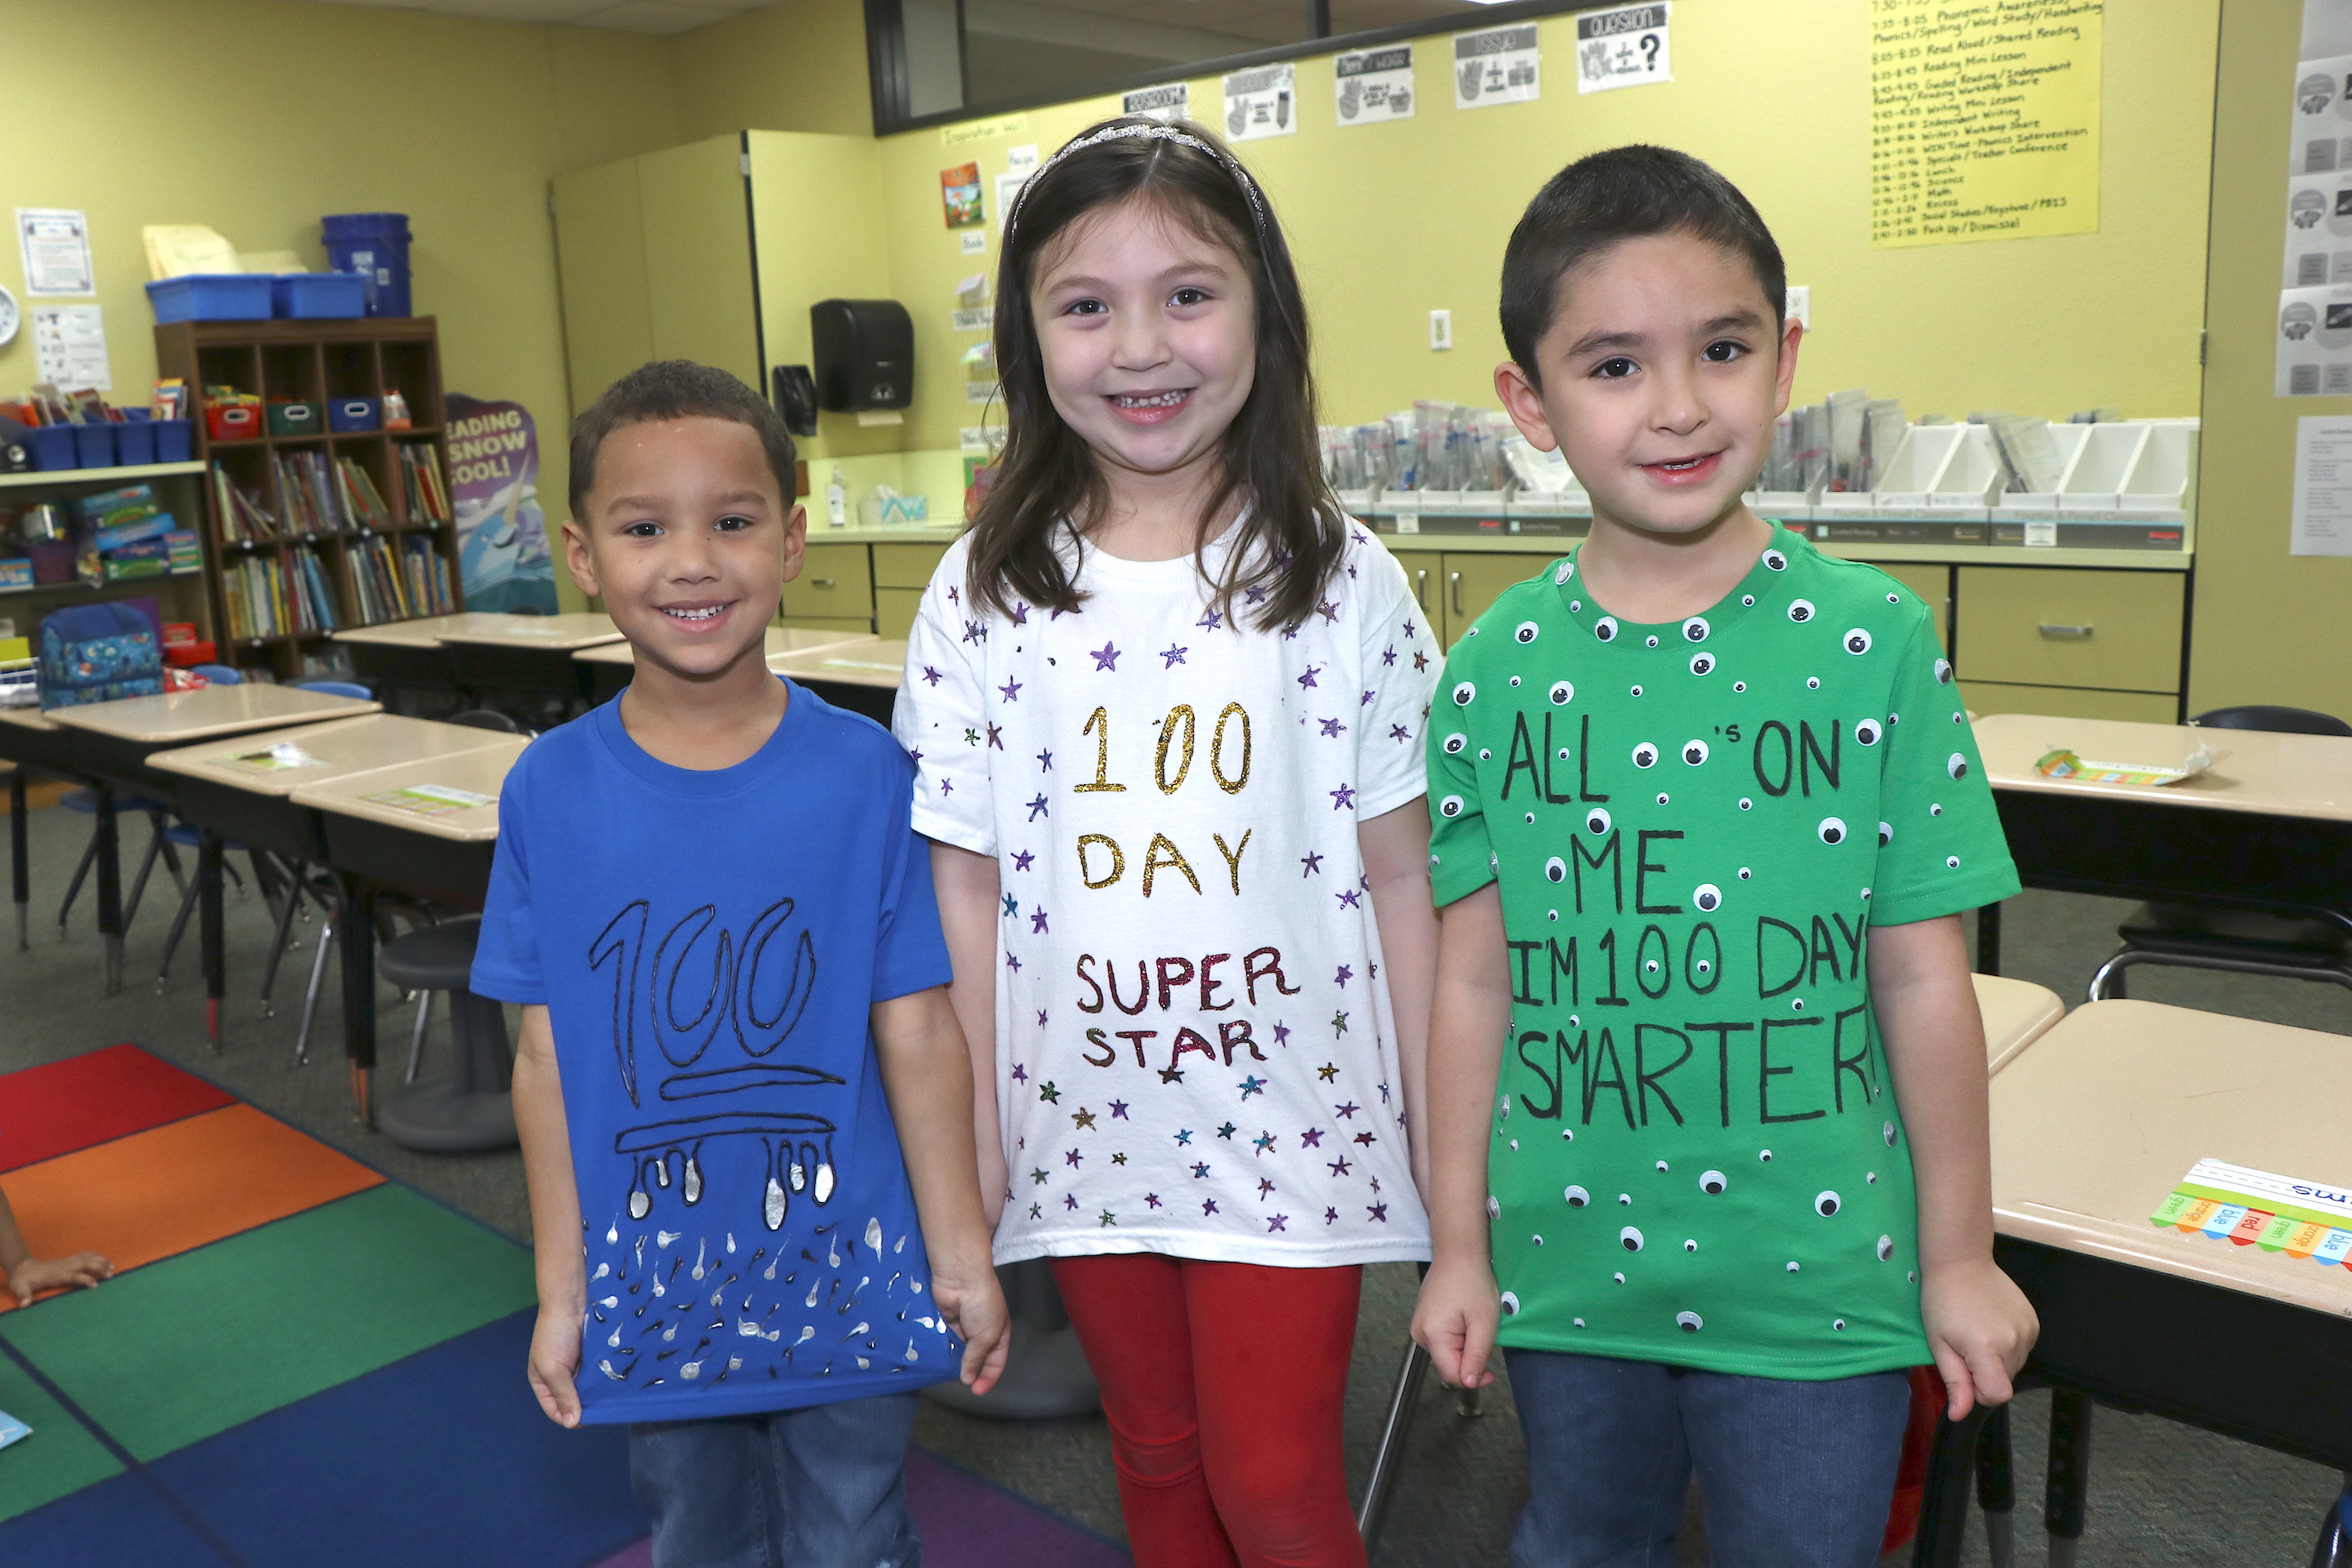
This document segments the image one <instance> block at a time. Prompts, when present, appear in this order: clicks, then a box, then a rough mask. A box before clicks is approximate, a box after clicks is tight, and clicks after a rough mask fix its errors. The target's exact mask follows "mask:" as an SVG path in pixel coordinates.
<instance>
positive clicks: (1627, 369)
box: [1592, 354, 1635, 381]
mask: <svg viewBox="0 0 2352 1568" xmlns="http://www.w3.org/2000/svg"><path fill="white" fill-rule="evenodd" d="M1634 368H1635V367H1634V364H1633V361H1632V360H1629V359H1627V358H1625V357H1624V356H1623V355H1622V354H1621V355H1619V356H1618V357H1616V358H1615V359H1605V360H1602V361H1601V363H1599V364H1596V365H1594V366H1593V367H1592V374H1595V375H1597V376H1599V377H1601V379H1602V380H1604V381H1622V380H1623V379H1624V378H1625V377H1627V376H1629V375H1631V374H1633V371H1634Z"/></svg>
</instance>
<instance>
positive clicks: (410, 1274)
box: [0, 1184, 537, 1464]
mask: <svg viewBox="0 0 2352 1568" xmlns="http://www.w3.org/2000/svg"><path fill="white" fill-rule="evenodd" d="M535 1300H537V1292H536V1289H535V1288H534V1285H533V1282H532V1276H531V1264H530V1253H529V1252H527V1251H525V1250H524V1249H523V1248H521V1247H517V1246H516V1245H515V1244H514V1243H512V1242H510V1241H507V1240H505V1239H503V1238H501V1237H498V1236H496V1235H494V1234H493V1233H491V1232H489V1231H488V1230H485V1229H483V1228H482V1227H481V1226H478V1225H476V1224H474V1223H473V1222H472V1221H470V1220H467V1219H464V1218H461V1217H459V1216H458V1215H453V1214H451V1213H450V1212H449V1211H448V1210H446V1209H444V1208H442V1207H441V1206H440V1205H437V1204H435V1203H433V1202H431V1201H430V1200H428V1199H426V1198H424V1197H421V1196H419V1195H418V1194H415V1192H412V1191H410V1190H409V1189H408V1188H405V1187H402V1186H397V1185H394V1184H385V1185H383V1186H380V1187H373V1188H371V1189H369V1190H368V1191H366V1192H362V1193H355V1194H352V1196H350V1197H347V1198H341V1199H338V1200H337V1201H336V1202H334V1203H331V1204H324V1205H320V1206H319V1207H317V1208H314V1209H310V1210H306V1211H305V1212H303V1213H301V1214H299V1215H291V1216H289V1217H288V1218H286V1219H282V1220H278V1221H277V1222H276V1223H274V1224H271V1225H267V1226H261V1227H259V1228H258V1229H256V1230H250V1231H247V1232H246V1233H245V1234H243V1235H242V1236H236V1237H229V1238H228V1239H227V1240H226V1241H221V1242H217V1243H215V1244H214V1245H213V1246H210V1247H203V1248H201V1249H199V1250H197V1251H195V1252H192V1253H188V1254H185V1255H184V1256H182V1257H179V1258H171V1259H168V1260H166V1261H164V1262H162V1263H156V1264H151V1265H149V1266H148V1267H147V1268H141V1269H137V1270H134V1271H132V1272H131V1273H128V1274H125V1275H123V1276H121V1278H119V1279H113V1280H110V1281H109V1282H108V1283H107V1284H106V1285H105V1286H104V1287H102V1288H101V1289H96V1290H89V1291H84V1292H82V1293H80V1294H79V1295H75V1296H70V1297H62V1298H59V1299H58V1300H53V1301H49V1302H46V1303H44V1304H43V1305H42V1306H40V1307H39V1308H38V1309H37V1310H33V1311H30V1312H27V1313H26V1314H25V1315H24V1317H23V1318H22V1319H18V1318H16V1317H14V1316H11V1317H10V1318H9V1319H8V1320H7V1321H6V1327H5V1332H6V1333H7V1335H8V1337H9V1339H10V1340H12V1341H13V1342H15V1343H16V1345H17V1347H18V1348H19V1349H20V1350H22V1351H23V1352H24V1353H25V1356H26V1360H28V1361H30V1362H31V1363H33V1364H34V1365H36V1366H37V1367H39V1368H40V1369H41V1371H42V1372H43V1373H45V1374H46V1375H47V1376H48V1377H49V1378H50V1379H52V1380H53V1381H54V1382H55V1383H56V1384H57V1385H58V1387H59V1388H60V1389H62V1390H64V1391H65V1393H66V1395H67V1396H68V1398H70V1399H72V1400H74V1401H75V1402H76V1403H77V1404H79V1405H80V1406H81V1407H82V1408H83V1409H84V1410H86V1411H88V1412H89V1415H90V1416H91V1418H92V1419H93V1420H95V1421H97V1422H98V1423H99V1425H100V1426H102V1427H103V1428H105V1430H106V1431H107V1432H108V1433H109V1435H110V1436H112V1437H113V1438H114V1439H115V1440H116V1441H117V1442H119V1443H121V1445H122V1446H123V1447H125V1448H126V1449H128V1450H129V1451H130V1452H131V1454H132V1455H134V1456H135V1457H136V1458H139V1459H140V1460H142V1462H144V1461H149V1460H152V1459H155V1458H160V1457H162V1456H163V1455H165V1454H168V1453H171V1452H172V1451H173V1450H174V1449H176V1448H181V1447H185V1446H186V1445H188V1444H190V1443H194V1442H196V1441H198V1440H199V1439H201V1438H205V1437H209V1436H212V1435H213V1434H215V1433H216V1432H222V1431H226V1430H227V1429H228V1428H229V1427H231V1426H236V1425H237V1424H238V1423H239V1422H242V1421H247V1420H250V1419H251V1418H252V1417H254V1416H256V1415H261V1414H263V1413H264V1412H267V1411H270V1410H275V1409H277V1408H278V1406H279V1405H286V1404H289V1403H291V1402H292V1401H294V1400H297V1399H301V1398H304V1397H307V1396H308V1395H310V1394H316V1393H318V1392H319V1391H320V1390H321V1389H326V1388H332V1387H334V1386H335V1385H336V1384H341V1383H346V1382H349V1381H350V1380H351V1379H352V1378H354V1377H358V1376H360V1375H361V1374H362V1373H369V1372H373V1371H374V1370H375V1369H376V1368H378V1367H380V1366H384V1365H386V1364H388V1363H392V1362H394V1361H398V1360H399V1359H400V1358H402V1357H403V1356H405V1355H409V1354H412V1353H414V1352H417V1351H420V1350H423V1349H425V1347H426V1346H428V1345H434V1344H438V1343H439V1342H442V1341H443V1340H446V1339H448V1338H450V1337H451V1336H453V1335H456V1334H462V1333H464V1332H466V1331H467V1330H469V1329H475V1328H478V1327H480V1326H481V1325H482V1324H484V1323H487V1322H488V1321H491V1320H492V1319H494V1318H500V1317H504V1316H505V1315H506V1314H508V1313H509V1312H512V1311H515V1310H518V1309H520V1308H523V1307H527V1306H530V1305H531V1304H532V1303H533V1302H534V1301H535ZM514 1374H515V1376H516V1377H517V1378H518V1379H520V1377H521V1376H522V1375H523V1368H522V1367H521V1366H520V1364H518V1365H517V1366H516V1367H515V1369H514ZM7 1458H8V1456H7V1455H6V1454H4V1453H0V1464H5V1460H6V1459H7Z"/></svg>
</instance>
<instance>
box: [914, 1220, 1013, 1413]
mask: <svg viewBox="0 0 2352 1568" xmlns="http://www.w3.org/2000/svg"><path fill="white" fill-rule="evenodd" d="M931 1299H932V1300H934V1301H936V1302H938V1303H939V1308H940V1315H941V1316H943V1317H945V1318H946V1319H947V1322H948V1327H950V1328H951V1329H953V1330H954V1331H956V1333H957V1334H958V1335H960V1336H961V1338H962V1340H963V1368H962V1370H961V1373H960V1374H959V1375H961V1377H962V1378H963V1381H964V1383H965V1384H966V1385H968V1386H969V1387H970V1388H971V1391H972V1392H973V1393H974V1394H986V1393H987V1392H988V1391H989V1390H990V1389H992V1388H994V1387H995V1386H996V1380H997V1379H998V1378H999V1377H1002V1376H1003V1374H1004V1358H1005V1357H1006V1356H1008V1355H1010V1354H1011V1353H1012V1351H1013V1323H1012V1314H1011V1313H1009V1312H1007V1311H1006V1310H1005V1307H1004V1292H1003V1289H999V1288H998V1286H997V1283H996V1269H995V1268H994V1266H993V1265H992V1263H991V1262H990V1261H989V1256H988V1250H987V1248H985V1247H982V1248H981V1249H980V1252H979V1255H978V1257H977V1258H976V1259H975V1260H974V1261H973V1262H972V1263H971V1265H970V1266H968V1267H964V1268H953V1269H950V1268H941V1267H940V1259H939V1258H936V1257H935V1258H932V1259H931Z"/></svg>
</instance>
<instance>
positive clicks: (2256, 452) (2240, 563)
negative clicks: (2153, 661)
mask: <svg viewBox="0 0 2352 1568" xmlns="http://www.w3.org/2000/svg"><path fill="white" fill-rule="evenodd" d="M2301 12H2302V7H2301V6H2299V5H2278V4H2273V3H2271V0H2254V3H2252V4H2249V3H2247V0H2229V4H2228V5H2227V7H2226V8H2225V9H2224V11H2223V13H2222V21H2223V26H2222V33H2221V68H2220V79H2219V85H2218V91H2217V94H2216V97H2215V112H2216V121H2217V123H2216V125H2215V130H2214V137H2213V222H2212V236H2213V238H2212V255H2211V260H2210V281H2209V284H2208V290H2209V292H2208V297H2207V305H2206V310H2207V321H2209V323H2210V328H2211V331H2212V336H2211V339H2210V350H2209V353H2208V354H2207V358H2206V369H2205V440H2204V448H2203V454H2204V455H2203V465H2202V468H2201V469H2200V473H2199V484H2198V489H2199V501H2198V514H2197V583H2196V587H2197V607H2196V619H2195V626H2194V629H2193V631H2192V633H2191V637H2192V639H2193V640H2192V641H2191V644H2190V647H2189V711H2190V712H2191V713H2198V712H2202V711H2204V710H2207V709H2210V708H2221V707H2228V706H2231V705H2234V704H2237V703H2242V702H2271V703H2280V704H2284V705H2286V706H2289V707H2295V708H2316V709H2318V710H2321V711H2323V712H2329V713H2336V714H2339V715H2341V716H2343V717H2346V718H2352V615H2347V613H2346V609H2345V606H2346V605H2347V602H2352V559H2345V558H2342V557H2336V556H2305V557H2293V558H2290V557H2289V556H2288V554H2287V525H2288V520H2289V514H2290V510H2291V508H2292V506H2293V503H2294V422H2295V420H2296V418H2297V417H2298V416H2312V415H2333V416H2338V417H2341V416H2344V415H2346V414H2352V397H2275V396H2273V395H2272V393H2271V386H2272V375H2273V360H2274V355H2273V346H2272V345H2273V342H2275V338H2274V336H2273V334H2274V333H2275V331H2276V330H2277V327H2276V321H2277V312H2278V295H2279V278H2280V272H2279V268H2280V250H2281V244H2282V240H2281V237H2282V236H2283V234H2284V226H2283V225H2282V223H2281V221H2280V215H2281V214H2282V213H2283V212H2284V210H2285V205H2284V204H2285V199H2286V150H2287V134H2288V131H2289V125H2288V121H2289V120H2290V118H2291V116H2292V110H2291V108H2290V106H2289V103H2288V100H2287V94H2286V90H2285V87H2286V83H2287V81H2288V80H2289V79H2291V78H2292V76H2293V74H2294V66H2295V56H2296V53H2297V48H2298V45H2299V43H2300V38H2299V36H2298V29H2299V24H2300V22H2301V19H2302V18H2301Z"/></svg>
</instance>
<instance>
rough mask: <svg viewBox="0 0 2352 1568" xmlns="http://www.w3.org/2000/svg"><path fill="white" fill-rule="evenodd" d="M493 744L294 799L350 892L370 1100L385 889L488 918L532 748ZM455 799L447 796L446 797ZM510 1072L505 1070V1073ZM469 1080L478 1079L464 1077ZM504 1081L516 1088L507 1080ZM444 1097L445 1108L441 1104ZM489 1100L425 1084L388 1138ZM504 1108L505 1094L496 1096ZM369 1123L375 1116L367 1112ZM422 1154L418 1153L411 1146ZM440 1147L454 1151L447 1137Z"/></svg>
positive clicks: (349, 982)
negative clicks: (503, 823)
mask: <svg viewBox="0 0 2352 1568" xmlns="http://www.w3.org/2000/svg"><path fill="white" fill-rule="evenodd" d="M477 732H478V733H480V734H482V735H483V736H484V737H485V738H486V739H487V740H488V742H489V743H488V745H485V746H482V747H479V748H478V749H476V750H472V751H467V752H453V753H450V754H446V755H443V756H436V757H430V758H426V759H424V760H421V761H415V762H406V763H399V764H398V765H396V766H393V767H386V768H378V769H376V770H375V771H373V772H372V773H352V774H349V775H346V776H344V777H342V778H338V779H331V780H327V781H325V782H323V783H320V784H305V785H302V786H301V787H299V788H297V789H296V790H295V791H294V795H293V801H294V804H295V805H300V806H308V807H310V809H312V810H314V811H316V812H318V813H319V823H320V829H321V832H322V834H323V836H324V840H325V846H326V859H327V863H328V865H329V866H331V868H333V870H334V873H335V878H336V880H337V882H338V883H339V884H340V885H341V888H342V889H343V893H344V899H345V909H346V910H347V913H346V916H345V920H344V924H343V930H344V932H345V933H346V934H345V939H344V942H343V947H342V975H343V1046H344V1050H345V1052H346V1053H347V1054H348V1055H349V1056H350V1058H352V1064H353V1065H352V1070H353V1072H354V1074H355V1075H357V1077H356V1078H355V1082H356V1083H357V1084H358V1085H359V1086H360V1087H361V1089H362V1091H364V1088H365V1077H366V1074H367V1073H368V1071H369V1070H370V1069H372V1068H373V1067H374V1066H375V935H374V932H375V924H374V900H375V888H376V885H377V884H379V883H382V884H386V885H389V886H392V887H394V888H398V889H402V890H404V891H407V892H413V893H417V894H421V895H422V896H424V897H425V898H428V899H431V900H435V901H436V902H438V903H446V904H456V905H458V906H460V907H463V908H469V909H479V908H481V907H482V901H483V900H484V899H485V898H486V897H488V892H489V886H490V862H491V858H492V857H493V856H494V855H495V854H496V852H497V849H498V839H499V805H498V797H499V787H500V786H501V785H502V784H504V783H505V782H506V776H507V770H508V769H509V768H511V767H513V766H514V763H515V759H516V758H518V757H520V756H521V755H522V753H523V749H524V747H526V746H527V745H528V744H529V743H530V742H527V741H525V740H523V739H522V738H521V737H520V736H519V735H500V734H498V733H496V732H495V731H477ZM444 791H446V792H449V793H448V794H446V795H441V796H440V797H439V798H436V792H444ZM501 1066H503V1064H501ZM458 1079H459V1080H460V1081H461V1082H463V1081H467V1072H466V1070H465V1069H464V1068H460V1071H459V1074H458ZM498 1081H501V1082H503V1081H504V1074H503V1071H502V1070H501V1072H500V1073H499V1078H498ZM436 1094H438V1095H439V1098H438V1099H437V1100H436ZM480 1098H481V1097H480V1096H465V1097H459V1096H450V1095H447V1094H446V1093H443V1092H441V1091H439V1090H438V1089H437V1087H436V1086H433V1085H427V1084H418V1085H415V1087H413V1088H411V1089H404V1090H402V1091H401V1092H400V1093H399V1094H398V1095H396V1096H394V1101H397V1102H398V1104H397V1107H396V1108H395V1105H394V1102H393V1101H387V1103H386V1105H385V1108H384V1109H385V1115H384V1117H383V1130H384V1133H385V1135H386V1136H387V1137H390V1138H391V1139H393V1141H394V1142H402V1143H404V1144H407V1143H411V1140H410V1139H409V1138H408V1137H406V1136H404V1129H407V1128H410V1127H414V1126H415V1125H417V1124H419V1123H423V1122H428V1121H429V1122H433V1123H435V1124H436V1127H437V1128H438V1129H439V1130H443V1131H446V1127H447V1126H448V1125H449V1124H450V1123H452V1122H457V1121H467V1120H469V1119H471V1118H473V1117H475V1116H477V1115H478V1114H479V1112H480V1110H481V1108H480V1107H479V1106H478V1105H475V1104H473V1103H470V1102H471V1101H473V1100H478V1099H480ZM490 1098H494V1099H497V1100H501V1101H502V1100H504V1098H505V1097H504V1094H503V1092H499V1093H498V1094H495V1095H492V1096H491V1097H490ZM363 1114H365V1112H364V1111H363ZM411 1146H415V1145H414V1144H411ZM432 1146H434V1147H437V1148H446V1147H449V1144H448V1142H446V1140H443V1139H436V1140H434V1141H433V1143H432Z"/></svg>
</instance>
